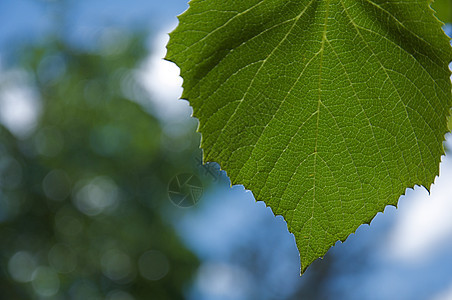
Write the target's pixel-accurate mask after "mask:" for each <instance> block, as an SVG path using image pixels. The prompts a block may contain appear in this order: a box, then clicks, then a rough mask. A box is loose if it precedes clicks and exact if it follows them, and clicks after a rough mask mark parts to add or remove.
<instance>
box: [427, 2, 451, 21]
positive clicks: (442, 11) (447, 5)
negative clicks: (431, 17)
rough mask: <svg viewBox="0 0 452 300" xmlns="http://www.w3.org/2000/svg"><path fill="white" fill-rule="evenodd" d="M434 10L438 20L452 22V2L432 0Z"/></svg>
mask: <svg viewBox="0 0 452 300" xmlns="http://www.w3.org/2000/svg"><path fill="white" fill-rule="evenodd" d="M430 2H432V8H433V9H434V10H435V11H436V15H437V17H438V19H440V20H441V21H443V22H444V23H451V22H452V1H451V0H434V1H433V0H430Z"/></svg>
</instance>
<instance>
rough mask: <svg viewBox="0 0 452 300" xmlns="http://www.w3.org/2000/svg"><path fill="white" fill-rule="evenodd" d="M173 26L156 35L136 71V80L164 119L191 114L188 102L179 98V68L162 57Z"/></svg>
mask: <svg viewBox="0 0 452 300" xmlns="http://www.w3.org/2000/svg"><path fill="white" fill-rule="evenodd" d="M175 27H176V25H173V26H171V27H169V28H167V29H165V30H162V32H160V33H159V34H157V35H156V37H155V39H154V43H153V46H152V50H151V55H150V57H149V58H148V59H147V60H146V61H145V62H144V63H143V65H142V67H141V68H140V70H138V72H137V75H138V80H139V81H140V82H141V83H142V84H143V86H144V87H145V89H146V90H147V91H148V92H149V93H150V94H151V96H152V101H153V104H154V107H155V109H156V111H157V114H158V115H159V116H161V117H162V118H163V119H166V120H169V119H174V118H176V119H177V118H179V117H183V116H189V115H191V108H190V107H189V105H188V102H187V101H180V100H179V98H180V97H181V95H182V78H181V77H180V76H179V73H180V72H179V68H178V67H177V66H176V65H175V64H174V63H172V62H169V61H166V60H164V59H163V58H164V57H165V55H166V44H167V43H168V40H169V35H168V33H169V32H171V31H172V30H173V29H174V28H175Z"/></svg>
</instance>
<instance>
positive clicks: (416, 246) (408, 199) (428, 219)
mask: <svg viewBox="0 0 452 300" xmlns="http://www.w3.org/2000/svg"><path fill="white" fill-rule="evenodd" d="M447 145H448V147H449V148H451V149H452V136H451V135H448V141H447ZM451 214H452V157H451V155H450V154H449V155H446V156H443V160H442V162H441V165H440V176H439V177H437V178H436V180H435V183H434V185H432V187H431V193H430V195H429V194H428V192H427V191H426V190H425V189H424V188H420V187H416V188H415V190H414V191H408V192H407V195H406V196H404V197H402V198H401V199H400V202H399V208H398V210H397V216H396V224H395V226H394V228H393V229H392V230H390V232H391V235H390V236H389V240H388V241H389V243H388V245H387V248H386V249H385V250H386V251H387V253H386V255H387V256H388V257H389V258H391V259H395V260H398V261H403V262H407V263H415V262H422V261H425V260H427V259H429V258H431V257H434V256H435V254H436V253H437V251H438V250H440V249H441V248H443V247H445V246H446V244H450V243H451V237H452V217H451Z"/></svg>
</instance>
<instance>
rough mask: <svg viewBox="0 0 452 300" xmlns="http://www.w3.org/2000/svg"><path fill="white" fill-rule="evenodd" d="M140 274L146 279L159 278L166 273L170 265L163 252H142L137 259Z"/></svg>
mask: <svg viewBox="0 0 452 300" xmlns="http://www.w3.org/2000/svg"><path fill="white" fill-rule="evenodd" d="M138 267H139V270H140V274H141V276H143V277H144V278H146V279H148V280H159V279H162V278H163V277H165V275H166V274H168V271H169V269H170V265H169V262H168V259H167V258H166V256H165V254H163V253H162V252H160V251H156V250H151V251H147V252H145V253H143V255H141V257H140V259H139V260H138Z"/></svg>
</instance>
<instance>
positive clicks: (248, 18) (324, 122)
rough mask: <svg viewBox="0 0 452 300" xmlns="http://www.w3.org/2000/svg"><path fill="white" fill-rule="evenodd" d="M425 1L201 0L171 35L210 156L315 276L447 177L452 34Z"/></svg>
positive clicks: (173, 55)
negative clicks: (375, 222)
mask: <svg viewBox="0 0 452 300" xmlns="http://www.w3.org/2000/svg"><path fill="white" fill-rule="evenodd" d="M429 3H430V2H429V1H427V0H424V1H421V0H329V1H328V0H229V1H226V0H221V1H220V0H193V1H191V2H190V8H189V9H188V10H187V11H186V12H185V13H184V14H182V15H181V16H180V24H179V26H178V28H177V29H176V30H175V31H174V32H173V33H171V38H170V42H169V45H168V55H167V59H168V60H171V61H174V62H175V63H176V64H177V65H178V66H179V67H180V68H181V76H182V77H183V79H184V84H183V87H184V93H183V95H182V97H183V98H185V99H188V100H189V101H190V104H191V105H192V106H193V115H194V117H196V118H198V119H199V131H200V132H201V134H202V142H201V147H202V148H203V149H204V156H205V157H204V159H205V160H206V161H216V162H218V163H219V164H220V165H221V167H222V168H223V169H224V170H226V171H227V173H228V175H229V177H230V178H231V182H232V184H243V185H244V186H245V187H246V188H247V189H249V190H251V191H252V192H253V193H254V196H255V198H256V200H262V201H264V202H265V203H266V204H267V205H268V206H270V207H271V208H272V210H273V212H274V213H275V214H276V215H282V216H283V217H284V219H285V220H286V221H287V224H288V228H289V231H290V232H292V233H293V234H294V235H295V238H296V243H297V246H298V250H299V251H300V256H301V269H302V272H303V271H304V270H305V269H306V267H307V266H308V265H309V264H310V263H311V262H312V261H314V260H315V259H316V258H318V257H322V256H323V255H324V254H325V253H326V251H327V250H328V249H329V248H330V247H331V246H332V245H334V244H335V242H336V241H338V240H341V241H344V240H345V239H346V238H347V236H348V235H349V234H350V233H353V232H354V231H355V230H356V229H357V228H358V226H360V225H361V224H363V223H367V224H368V223H370V221H371V220H372V218H373V217H374V216H375V215H376V214H377V212H381V211H383V210H384V208H385V206H386V205H396V204H397V200H398V198H399V197H400V195H402V194H403V193H404V192H405V190H406V188H408V187H413V186H414V185H422V186H424V187H426V188H428V187H429V186H430V185H431V183H432V182H433V180H434V178H435V176H436V175H438V169H439V167H438V166H439V162H440V158H441V155H442V154H443V153H444V150H443V146H442V142H443V140H444V135H445V133H446V132H447V122H446V118H447V116H448V115H449V108H450V106H451V102H452V101H451V84H450V80H449V76H450V71H449V69H448V63H449V61H451V59H452V51H451V48H450V45H449V39H448V38H447V36H446V35H445V34H444V32H443V31H442V29H441V23H440V22H439V21H438V20H437V19H436V17H435V16H434V14H433V10H432V9H431V8H430V7H429Z"/></svg>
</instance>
